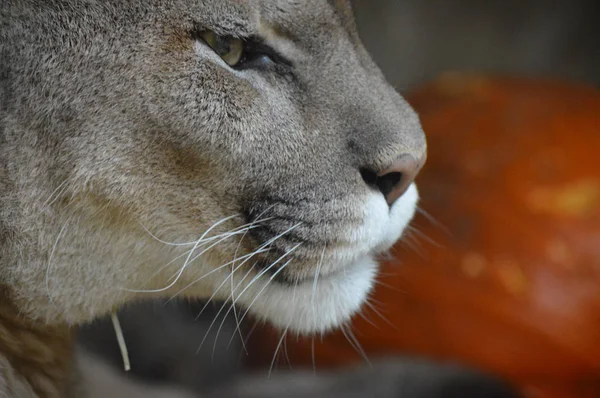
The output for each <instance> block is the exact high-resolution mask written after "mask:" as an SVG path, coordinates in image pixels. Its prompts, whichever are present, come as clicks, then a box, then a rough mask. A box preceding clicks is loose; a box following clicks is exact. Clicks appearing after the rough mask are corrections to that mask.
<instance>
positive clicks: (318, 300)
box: [240, 256, 377, 334]
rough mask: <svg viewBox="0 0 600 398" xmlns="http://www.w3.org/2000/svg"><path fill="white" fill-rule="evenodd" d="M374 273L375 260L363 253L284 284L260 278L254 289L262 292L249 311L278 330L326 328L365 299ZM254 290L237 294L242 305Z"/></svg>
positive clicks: (343, 319) (344, 318)
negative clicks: (334, 270) (338, 268)
mask: <svg viewBox="0 0 600 398" xmlns="http://www.w3.org/2000/svg"><path fill="white" fill-rule="evenodd" d="M376 273H377V264H376V263H375V261H373V259H372V258H370V257H369V256H365V257H364V258H362V259H361V260H359V261H357V262H356V263H355V264H351V265H350V266H348V268H347V269H345V270H344V271H342V272H340V273H338V274H335V275H329V276H327V277H323V278H318V279H317V283H316V289H315V288H314V287H315V284H314V283H313V281H312V280H311V281H307V282H304V283H300V284H298V285H296V286H287V285H283V284H279V283H276V282H273V281H271V282H270V283H269V282H268V278H264V280H263V283H261V284H259V286H257V287H256V290H260V288H262V287H264V286H265V284H266V283H269V284H268V285H267V287H266V288H265V289H264V291H263V293H262V294H260V295H259V296H258V299H257V300H256V301H255V302H254V303H253V304H252V307H251V312H252V313H253V314H254V315H255V316H257V317H259V318H262V319H265V320H268V321H269V322H271V323H272V324H273V325H274V326H276V327H278V328H280V329H282V330H288V329H289V330H291V331H295V332H297V333H301V334H310V333H315V332H326V331H328V330H331V329H333V328H336V327H338V326H339V325H341V324H343V323H344V322H346V321H348V320H349V319H350V317H351V316H352V315H353V314H354V313H356V312H357V311H358V310H359V309H360V307H361V305H362V304H363V303H364V302H365V300H366V298H367V296H368V294H369V292H370V291H371V288H372V287H373V282H374V280H375V275H376ZM256 294H258V292H252V293H251V292H249V294H247V295H246V294H245V295H244V296H242V297H241V298H240V302H241V303H243V304H246V305H250V303H246V302H245V301H247V299H248V298H250V299H252V298H253V297H255V295H256Z"/></svg>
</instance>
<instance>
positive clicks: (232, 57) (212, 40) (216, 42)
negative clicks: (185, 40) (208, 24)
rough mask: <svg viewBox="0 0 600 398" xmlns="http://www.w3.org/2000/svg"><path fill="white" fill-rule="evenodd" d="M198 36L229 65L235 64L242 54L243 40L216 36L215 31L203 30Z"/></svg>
mask: <svg viewBox="0 0 600 398" xmlns="http://www.w3.org/2000/svg"><path fill="white" fill-rule="evenodd" d="M200 37H201V38H202V40H204V41H205V42H206V44H208V45H209V46H210V48H212V49H213V50H214V52H216V53H217V54H218V55H219V56H220V57H221V58H222V59H223V61H225V62H227V64H228V65H229V66H236V65H237V64H238V63H239V62H240V60H241V59H242V56H243V55H244V42H243V41H242V40H241V39H238V38H236V37H231V36H218V35H217V34H215V32H212V31H206V32H203V33H202V34H201V35H200Z"/></svg>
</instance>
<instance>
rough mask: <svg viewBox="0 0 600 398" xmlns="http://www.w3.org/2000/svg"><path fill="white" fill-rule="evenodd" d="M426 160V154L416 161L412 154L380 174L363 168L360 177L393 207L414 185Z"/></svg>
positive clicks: (397, 160) (403, 156) (398, 159)
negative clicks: (411, 185)
mask: <svg viewBox="0 0 600 398" xmlns="http://www.w3.org/2000/svg"><path fill="white" fill-rule="evenodd" d="M425 158H426V155H425V154H423V155H422V156H421V157H420V158H419V159H415V158H414V157H413V156H412V155H410V154H403V155H401V156H399V157H398V158H397V159H396V160H395V161H394V162H392V163H391V164H390V165H389V166H388V167H387V168H385V169H383V170H381V171H379V172H374V171H371V169H369V168H361V169H359V170H360V175H361V176H362V178H363V180H364V181H365V182H366V183H367V185H368V186H370V187H371V188H373V189H377V190H378V191H379V192H381V193H382V195H383V197H384V198H385V200H386V202H387V203H388V205H389V206H390V207H391V206H392V205H393V204H394V202H396V200H398V199H399V198H400V197H401V196H402V195H403V194H404V192H406V190H407V189H408V187H409V186H410V184H412V182H413V181H414V179H415V177H416V176H417V174H418V173H419V170H420V169H421V167H422V166H423V164H424V163H425Z"/></svg>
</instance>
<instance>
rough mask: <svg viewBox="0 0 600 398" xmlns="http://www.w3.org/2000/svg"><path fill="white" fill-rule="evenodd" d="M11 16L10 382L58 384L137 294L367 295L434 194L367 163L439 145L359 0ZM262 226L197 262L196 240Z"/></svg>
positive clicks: (107, 5)
mask: <svg viewBox="0 0 600 398" xmlns="http://www.w3.org/2000/svg"><path fill="white" fill-rule="evenodd" d="M0 25H2V30H1V31H0V59H2V63H0V284H2V285H3V286H5V290H6V291H5V294H4V295H3V296H2V298H1V300H2V306H3V307H2V308H3V310H2V320H1V321H0V328H1V329H0V330H2V336H0V338H1V339H2V342H3V344H2V346H1V347H0V352H1V353H2V355H3V357H2V358H3V361H4V366H8V364H9V363H10V368H5V369H4V370H3V375H2V377H3V378H4V382H5V384H6V385H8V384H10V386H9V387H7V388H13V389H14V388H17V387H16V386H22V387H23V388H29V387H30V388H31V389H33V390H34V391H35V392H36V394H37V395H38V396H41V397H45V396H48V397H54V396H58V395H59V391H61V389H62V388H63V384H64V382H65V381H66V380H67V379H66V377H67V374H68V369H67V363H68V359H69V358H70V355H71V353H70V349H69V343H68V341H69V332H68V331H67V328H68V327H69V326H70V325H78V324H81V323H84V322H88V321H90V320H92V319H94V318H96V317H98V316H100V315H103V314H107V313H109V312H111V311H113V310H115V309H117V308H119V307H120V306H122V305H123V304H125V303H127V302H131V301H133V300H137V299H142V298H149V297H157V296H160V297H171V296H176V295H179V296H191V297H196V298H198V297H199V298H209V297H213V298H217V299H224V300H231V301H236V302H237V303H238V304H241V305H242V307H244V306H245V307H248V308H250V307H252V313H253V314H254V315H255V316H258V317H264V318H267V319H268V320H270V321H273V322H275V323H277V322H279V324H280V326H282V323H284V322H288V321H287V320H286V317H285V316H284V315H287V313H288V312H289V314H295V313H296V312H297V313H298V314H300V315H298V317H297V319H302V320H301V321H298V322H302V324H301V325H300V326H294V328H296V329H298V330H299V331H307V330H308V331H323V330H327V329H329V328H331V327H334V326H336V325H339V324H340V323H342V322H345V321H346V320H347V319H348V318H349V317H350V316H351V315H352V313H353V312H355V311H356V310H357V308H358V307H359V306H360V304H361V303H362V300H364V297H366V294H367V293H368V290H369V289H370V286H371V285H372V278H373V273H374V272H375V271H374V270H375V265H374V261H373V258H374V256H375V255H377V254H378V253H379V252H381V251H385V250H386V249H387V248H388V247H389V246H390V245H391V243H393V240H395V239H396V238H397V237H398V236H399V235H400V234H401V232H402V229H403V228H404V225H405V223H406V222H408V220H409V219H410V217H411V216H412V212H413V211H414V205H415V202H416V197H417V194H416V190H413V191H410V197H408V198H407V199H405V200H404V202H403V203H400V204H397V205H395V206H394V207H393V208H390V209H388V207H387V204H386V203H385V200H384V199H383V197H382V196H381V194H380V193H378V192H377V190H376V189H374V187H373V186H369V185H368V184H367V183H365V180H363V177H362V176H361V171H362V170H369V171H370V172H373V173H377V172H379V171H381V170H385V169H387V168H388V167H389V166H390V165H391V164H392V163H393V162H394V161H395V160H396V159H397V158H398V157H399V156H403V155H410V156H413V157H414V158H417V159H420V158H422V157H423V155H424V153H425V150H426V144H425V139H424V136H423V132H422V131H421V127H420V124H419V120H418V117H417V116H416V114H415V113H414V112H413V111H412V109H411V108H410V107H409V106H408V105H407V104H406V102H405V101H404V100H403V99H402V98H401V97H400V96H399V95H398V94H397V93H396V92H395V91H394V90H393V88H392V87H390V86H389V84H388V83H387V82H386V81H385V79H384V78H383V76H382V75H381V72H380V71H379V70H378V69H377V67H376V66H375V65H374V64H373V62H372V61H371V59H370V58H369V56H368V54H367V53H366V51H365V50H364V48H363V47H362V45H361V43H360V41H359V39H358V36H357V34H356V30H355V27H354V22H353V20H352V15H351V12H350V8H349V5H348V4H347V2H346V1H337V0H336V1H325V0H306V1H295V0H283V1H269V0H260V1H259V0H257V1H251V2H240V1H235V0H224V1H218V2H215V1H210V0H195V1H188V0H173V1H161V0H126V1H120V0H119V1H117V0H106V1H100V0H89V1H84V0H47V1H46V0H44V1H41V0H5V1H4V2H3V5H2V8H1V9H0ZM266 27H268V28H266ZM206 29H209V30H212V31H214V32H216V33H217V34H221V35H230V36H235V37H238V36H240V37H244V38H247V39H248V40H250V39H253V38H256V37H258V38H259V39H260V40H262V41H264V42H265V43H266V44H267V45H268V46H269V47H271V48H273V49H274V51H276V52H279V53H280V55H281V56H282V57H284V58H287V59H288V60H289V64H288V63H284V62H269V63H267V64H266V66H264V67H260V68H258V67H257V68H255V69H252V68H251V69H243V70H234V69H232V68H230V67H228V66H227V65H226V64H225V63H224V62H223V61H222V60H220V59H219V57H218V56H217V55H216V54H215V53H214V52H213V51H212V50H211V49H210V48H208V47H207V46H206V45H205V44H203V43H202V42H201V41H199V39H198V32H199V31H203V30H206ZM215 225H217V226H216V227H215V228H214V229H212V230H211V227H212V226H215ZM244 225H245V226H253V227H256V228H255V229H252V230H247V231H246V230H243V231H241V232H243V233H238V234H237V235H232V236H231V237H228V238H227V239H224V240H223V241H220V242H218V245H215V246H214V247H212V248H211V249H210V250H208V251H207V252H205V253H204V254H202V256H201V258H200V259H194V261H192V262H190V263H186V261H185V260H186V258H189V257H187V254H186V252H187V251H188V250H190V249H191V248H192V247H191V246H193V245H191V246H190V245H188V246H182V245H179V243H181V242H193V241H196V240H198V239H199V238H200V237H201V236H202V235H203V234H204V233H205V232H207V231H209V232H210V233H208V234H207V235H206V236H205V238H210V237H214V236H216V235H218V234H223V233H227V232H230V231H234V230H235V228H241V227H243V226H244ZM388 229H389V231H390V232H389V234H386V233H384V232H385V231H387V230H388ZM278 235H282V236H281V237H280V238H278V239H276V240H274V241H272V242H271V241H270V240H269V239H272V238H274V237H276V236H278ZM165 242H171V243H165ZM265 242H266V243H265ZM261 244H265V245H267V244H268V245H267V246H266V249H268V250H269V251H268V252H264V253H257V254H253V253H254V252H255V250H257V249H258V248H260V247H261ZM291 250H295V251H293V252H292V251H291ZM199 251H200V250H199V249H198V250H196V251H194V253H195V254H196V253H198V252H199ZM286 253H287V254H286ZM291 254H293V255H291ZM288 255H289V261H288V262H287V263H285V265H284V262H283V261H282V262H281V263H279V264H277V259H281V258H283V257H285V256H288ZM240 256H247V258H248V259H252V261H248V262H247V263H245V264H244V263H241V261H240V260H239V258H240ZM236 260H237V262H236ZM232 261H233V263H232V264H236V265H237V264H239V263H241V265H240V266H239V268H235V269H234V266H233V265H231V266H228V267H221V265H223V264H227V263H230V262H232ZM184 265H185V266H184ZM276 265H277V267H275V266H276ZM266 267H268V269H267V268H266ZM284 267H285V269H284ZM349 267H350V268H351V271H352V272H350V271H348V272H349V273H350V274H351V275H353V276H351V277H348V276H347V275H346V271H347V268H349ZM262 269H266V270H270V274H267V276H266V277H265V276H263V274H262V273H261V270H262ZM280 271H281V272H280ZM248 275H250V276H248ZM269 275H272V277H271V278H269ZM246 276H248V277H247V278H246ZM275 276H277V279H276V280H275V281H274V282H273V283H271V282H272V279H273V278H275ZM317 276H318V278H317ZM228 278H229V279H230V283H225V282H227V281H228ZM253 278H254V279H253ZM349 278H354V279H349ZM313 279H314V280H315V281H316V280H317V279H320V280H321V281H322V282H321V284H322V286H330V288H325V287H324V288H322V289H321V291H319V292H317V293H319V294H320V296H318V297H319V300H320V302H319V303H318V305H320V306H321V307H315V308H316V310H314V311H313V307H310V308H308V307H309V306H308V303H305V302H297V301H294V300H292V290H293V289H291V288H290V286H292V285H299V284H304V290H305V291H306V292H310V289H311V287H312V280H313ZM255 280H258V282H256V283H254V281H255ZM251 281H252V282H251ZM270 283H271V285H269V284H270ZM327 283H328V284H329V285H323V284H327ZM235 284H238V286H240V285H241V287H242V288H245V287H247V288H246V289H244V290H242V289H241V288H240V289H238V290H237V292H236V289H234V288H233V286H234V285H235ZM315 285H316V282H315ZM261 286H264V288H263V289H261ZM315 287H317V286H315ZM266 288H268V289H267V293H266V294H268V295H270V296H268V297H271V298H272V299H271V300H269V299H265V298H264V297H265V294H263V295H262V296H260V295H261V292H263V291H264V289H266ZM227 289H229V290H227ZM352 289H359V290H360V297H358V296H356V295H355V294H354V291H353V290H352ZM244 291H247V293H245V294H244ZM294 292H295V290H294ZM235 294H238V296H239V297H236V295H235ZM259 296H260V297H259ZM255 297H256V298H260V299H261V300H262V301H261V300H259V302H257V303H256V304H255V305H254V306H252V305H251V303H254V301H253V299H254V298H255ZM313 298H315V295H314V293H313ZM288 302H289V306H295V307H297V308H296V309H295V312H294V311H287V309H288V307H285V305H288V304H285V303H288ZM281 303H284V304H282V305H283V307H277V306H276V305H277V304H281ZM326 304H327V305H328V306H327V305H326ZM274 305H275V306H274ZM273 314H275V315H273ZM277 314H282V316H281V317H280V316H279V315H277ZM313 318H314V319H313ZM285 326H286V325H285V324H283V327H285ZM287 326H288V327H289V326H290V324H289V323H288V324H287ZM38 351H39V352H41V353H43V354H44V356H42V357H40V359H32V358H33V357H36V356H34V355H33V354H32V353H33V352H38ZM30 354H31V355H30ZM36 358H37V357H36ZM11 380H12V381H11ZM15 383H16V384H15ZM27 386H29V387H27ZM7 395H8V396H20V395H19V393H16V392H14V391H10V390H9V392H7Z"/></svg>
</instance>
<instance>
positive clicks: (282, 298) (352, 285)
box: [235, 184, 418, 334]
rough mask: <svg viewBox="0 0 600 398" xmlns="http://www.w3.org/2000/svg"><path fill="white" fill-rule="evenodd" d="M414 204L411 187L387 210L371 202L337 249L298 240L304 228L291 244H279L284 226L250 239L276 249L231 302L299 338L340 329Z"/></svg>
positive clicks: (356, 308) (365, 297)
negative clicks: (357, 224)
mask: <svg viewBox="0 0 600 398" xmlns="http://www.w3.org/2000/svg"><path fill="white" fill-rule="evenodd" d="M417 201H418V192H417V190H416V187H415V186H414V184H413V185H412V186H411V187H410V188H409V189H408V190H407V192H406V193H405V194H404V195H403V197H401V198H400V199H399V200H398V201H397V202H396V203H395V205H394V206H393V207H392V208H389V207H388V205H387V203H385V201H384V200H383V197H376V196H373V197H371V198H370V199H368V200H367V202H366V204H365V206H364V214H363V217H362V219H363V222H362V223H361V224H360V226H359V227H358V228H353V229H351V228H347V229H345V231H346V234H345V235H344V236H342V238H343V239H341V240H342V241H343V242H344V244H341V245H340V244H339V241H338V242H337V243H338V244H332V242H331V240H324V239H320V240H317V241H316V242H313V241H311V240H310V239H309V240H305V239H302V238H304V237H305V236H307V235H308V234H304V233H305V232H306V231H309V230H308V229H305V230H304V231H303V232H304V233H303V234H295V236H294V237H293V238H292V239H290V238H289V237H288V239H280V237H281V236H282V235H285V233H286V231H288V232H289V230H291V229H292V228H293V225H292V226H291V227H288V226H286V225H285V224H284V226H285V228H286V231H283V232H279V231H276V232H279V233H277V234H276V232H273V231H270V233H268V234H267V235H266V237H264V236H261V235H258V236H255V240H256V241H259V242H261V241H265V240H266V243H263V246H264V245H266V244H269V243H270V242H273V241H277V243H278V244H277V245H272V246H274V247H272V249H274V250H273V251H272V252H271V253H268V254H266V253H265V254H263V255H262V256H260V260H259V261H258V262H257V263H256V264H255V265H253V267H252V268H253V272H252V274H253V277H251V278H248V279H249V280H244V279H245V278H246V277H244V279H242V281H241V282H240V284H242V285H244V288H243V290H242V291H243V293H241V294H240V295H239V296H238V297H237V298H236V299H235V302H236V303H237V304H240V305H241V306H242V307H245V308H246V312H247V313H251V314H252V315H254V317H255V318H258V319H259V320H264V321H268V322H269V323H271V324H273V325H274V326H275V327H277V328H279V329H281V330H286V331H287V330H292V331H295V332H297V333H299V334H313V333H324V332H327V331H329V330H332V329H335V328H337V327H339V326H340V325H343V324H344V323H346V322H348V321H349V320H350V319H351V317H352V316H353V315H354V314H355V313H357V312H358V311H360V309H361V307H362V305H363V304H365V302H367V300H368V296H369V294H370V292H371V290H372V289H373V286H374V284H375V278H376V276H377V270H378V263H377V261H376V257H379V255H381V254H382V253H386V252H388V251H389V249H390V248H391V247H392V245H393V244H394V243H395V242H396V241H397V240H398V239H399V238H400V237H401V235H402V233H403V231H404V229H405V228H406V226H407V225H408V223H409V222H410V220H411V219H412V217H413V215H414V212H415V209H416V204H417ZM280 228H284V227H281V226H280ZM256 231H259V232H261V231H265V229H260V228H257V229H256ZM257 237H258V238H260V239H256V238H257Z"/></svg>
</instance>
